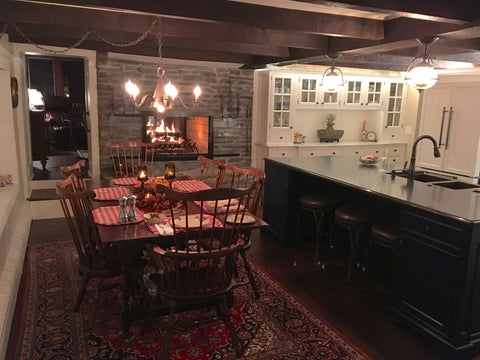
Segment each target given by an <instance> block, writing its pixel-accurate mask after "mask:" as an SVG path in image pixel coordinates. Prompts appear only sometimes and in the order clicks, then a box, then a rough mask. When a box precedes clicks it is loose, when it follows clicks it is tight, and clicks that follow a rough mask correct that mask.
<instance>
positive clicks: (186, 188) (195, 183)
mask: <svg viewBox="0 0 480 360" xmlns="http://www.w3.org/2000/svg"><path fill="white" fill-rule="evenodd" d="M211 188H212V187H211V186H209V185H207V184H205V183H204V182H203V181H200V180H179V181H175V182H174V183H173V189H174V190H177V191H183V192H192V191H201V190H209V189H211Z"/></svg>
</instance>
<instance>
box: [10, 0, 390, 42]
mask: <svg viewBox="0 0 480 360" xmlns="http://www.w3.org/2000/svg"><path fill="white" fill-rule="evenodd" d="M17 1H19V2H32V1H30V0H17ZM34 3H36V4H42V3H44V4H45V3H50V4H57V5H59V6H76V7H78V6H80V7H83V8H86V9H95V10H101V11H114V12H133V13H139V14H144V15H155V16H166V17H176V18H183V19H196V20H201V21H210V22H212V21H213V22H222V23H225V22H230V23H235V24H244V25H251V26H258V27H260V26H261V27H262V28H266V29H274V30H284V31H298V32H306V33H313V34H319V35H335V36H348V37H355V38H359V39H371V40H380V39H382V38H383V24H382V22H381V21H379V20H371V19H364V18H355V17H348V16H341V15H330V14H316V13H310V12H306V11H296V10H287V9H280V8H271V7H267V6H259V5H251V4H243V3H236V2H228V1H224V0H202V1H197V0H183V1H177V0H163V1H162V2H161V3H159V2H158V1H157V0H144V1H135V2H134V1H130V0H85V1H81V2H79V1H75V0H67V1H60V0H35V1H34ZM38 6H39V5H38Z"/></svg>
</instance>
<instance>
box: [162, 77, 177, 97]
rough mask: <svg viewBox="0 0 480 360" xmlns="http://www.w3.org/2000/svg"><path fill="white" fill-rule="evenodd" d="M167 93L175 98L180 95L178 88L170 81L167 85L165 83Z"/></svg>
mask: <svg viewBox="0 0 480 360" xmlns="http://www.w3.org/2000/svg"><path fill="white" fill-rule="evenodd" d="M165 94H166V95H167V96H169V97H171V98H172V100H173V99H175V98H176V97H177V95H178V90H177V88H176V87H175V86H174V85H173V84H172V83H171V82H170V81H169V82H168V84H167V85H165Z"/></svg>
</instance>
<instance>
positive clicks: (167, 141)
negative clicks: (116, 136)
mask: <svg viewBox="0 0 480 360" xmlns="http://www.w3.org/2000/svg"><path fill="white" fill-rule="evenodd" d="M143 141H144V142H149V143H153V144H154V145H155V157H154V160H159V161H160V160H163V161H164V160H195V159H196V158H197V157H198V155H203V156H207V157H210V156H213V120H212V118H211V117H210V116H191V117H163V116H156V115H149V116H147V117H146V121H145V127H144V131H143Z"/></svg>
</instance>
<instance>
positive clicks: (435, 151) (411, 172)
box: [407, 135, 440, 179]
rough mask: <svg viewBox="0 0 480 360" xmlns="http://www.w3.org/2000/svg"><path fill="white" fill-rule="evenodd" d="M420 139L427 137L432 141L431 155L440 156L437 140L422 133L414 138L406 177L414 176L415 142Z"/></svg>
mask: <svg viewBox="0 0 480 360" xmlns="http://www.w3.org/2000/svg"><path fill="white" fill-rule="evenodd" d="M422 139H429V140H431V141H432V143H433V156H435V157H436V158H438V157H440V150H439V148H438V144H437V141H436V140H435V139H434V138H433V137H432V136H430V135H422V136H419V137H418V138H416V139H415V141H414V142H413V146H412V157H411V158H410V165H409V166H408V170H407V179H414V178H415V159H416V156H417V144H418V142H419V141H420V140H422Z"/></svg>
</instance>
